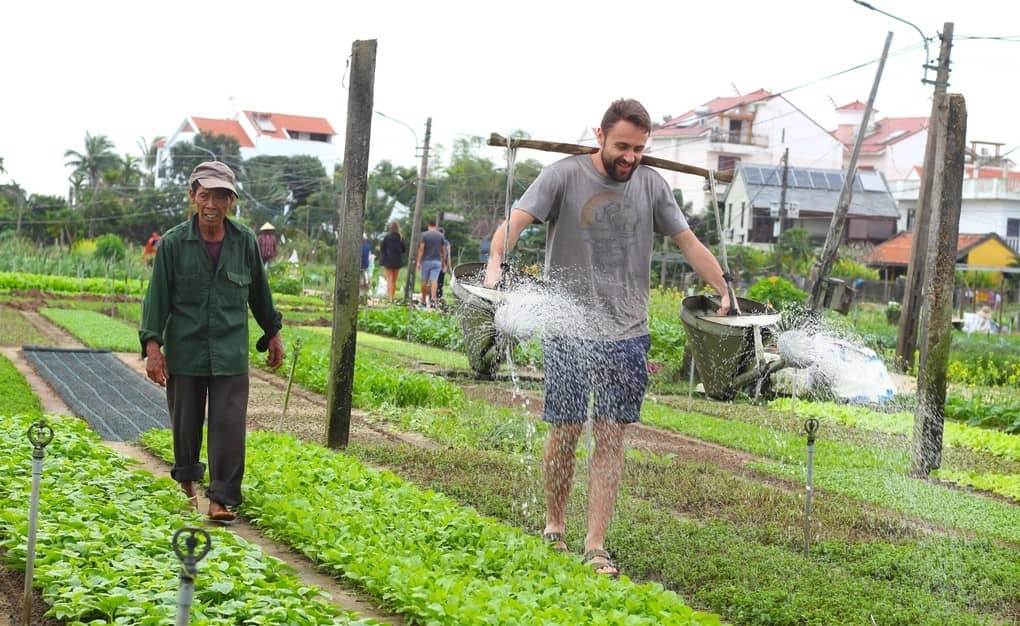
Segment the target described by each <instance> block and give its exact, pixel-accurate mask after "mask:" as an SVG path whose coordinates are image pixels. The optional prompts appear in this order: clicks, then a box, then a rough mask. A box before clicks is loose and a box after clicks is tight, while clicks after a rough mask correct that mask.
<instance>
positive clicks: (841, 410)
mask: <svg viewBox="0 0 1020 626" xmlns="http://www.w3.org/2000/svg"><path fill="white" fill-rule="evenodd" d="M769 406H771V407H772V408H774V409H777V410H780V411H788V410H790V399H789V398H778V399H776V400H773V401H772V402H770V403H769ZM797 412H798V413H799V414H801V415H803V416H805V417H816V418H826V417H831V418H835V419H837V420H839V421H840V422H841V423H843V424H846V425H848V426H853V427H855V428H861V429H864V430H875V431H879V432H884V433H890V434H896V435H910V434H911V433H912V432H913V424H914V415H913V414H912V413H905V412H899V413H881V412H879V411H873V410H872V409H869V408H867V407H863V406H853V405H849V404H836V403H834V402H807V401H804V400H799V401H797ZM943 443H945V444H946V445H947V446H955V447H958V448H967V449H970V450H978V451H981V452H989V453H991V454H994V455H996V456H1001V457H1003V458H1006V459H1011V460H1014V461H1020V436H1018V435H1011V434H1008V433H1003V432H999V431H996V430H989V429H987V428H979V427H976V426H968V425H966V424H960V423H957V422H946V424H945V432H944V434H943Z"/></svg>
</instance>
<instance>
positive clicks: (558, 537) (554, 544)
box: [542, 533, 570, 552]
mask: <svg viewBox="0 0 1020 626" xmlns="http://www.w3.org/2000/svg"><path fill="white" fill-rule="evenodd" d="M542 538H543V539H545V540H546V541H547V542H548V543H549V547H550V548H552V551H553V552H570V548H569V547H568V546H567V536H566V535H565V534H564V533H543V534H542Z"/></svg>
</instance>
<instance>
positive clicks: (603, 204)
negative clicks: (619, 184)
mask: <svg viewBox="0 0 1020 626" xmlns="http://www.w3.org/2000/svg"><path fill="white" fill-rule="evenodd" d="M637 227H638V218H637V212H636V211H635V210H634V207H633V206H632V205H630V204H628V203H627V199H626V197H625V196H624V195H623V194H620V193H616V192H611V191H603V192H600V193H597V194H595V195H594V196H592V197H591V198H589V200H588V201H587V202H585V203H584V206H583V207H582V208H581V236H582V238H583V240H584V242H585V243H586V244H587V245H588V249H589V251H590V254H591V264H592V267H593V268H594V269H595V271H596V273H597V274H596V275H598V276H600V277H602V278H601V279H602V280H605V281H606V283H607V284H609V283H612V284H613V285H614V287H615V288H619V286H620V282H621V281H620V280H619V279H620V278H622V276H621V273H622V272H624V271H625V270H626V262H625V257H626V255H627V252H628V250H629V249H631V248H632V247H633V246H634V245H636V243H637Z"/></svg>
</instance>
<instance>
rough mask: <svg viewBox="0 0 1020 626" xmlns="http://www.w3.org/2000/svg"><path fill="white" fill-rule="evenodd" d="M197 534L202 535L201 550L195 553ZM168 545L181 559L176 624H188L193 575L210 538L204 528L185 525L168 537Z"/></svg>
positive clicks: (210, 545)
mask: <svg viewBox="0 0 1020 626" xmlns="http://www.w3.org/2000/svg"><path fill="white" fill-rule="evenodd" d="M185 535H187V537H185ZM199 535H201V536H202V539H203V544H202V549H201V551H200V552H198V553H197V554H196V552H195V550H196V549H197V548H198V543H199V542H198V537H199ZM182 539H183V545H182V543H181V542H182ZM170 545H172V546H173V549H174V554H176V555H177V558H178V559H180V561H181V574H180V579H181V582H180V586H179V587H178V590H177V626H188V620H189V618H190V616H191V603H192V601H193V600H194V599H195V576H197V575H198V567H197V566H198V562H199V561H201V560H202V559H203V558H205V555H207V554H209V548H211V547H212V539H211V538H210V537H209V533H208V532H207V531H206V530H205V529H202V528H195V527H193V526H185V527H184V528H179V529H177V532H175V533H174V536H173V538H172V539H170Z"/></svg>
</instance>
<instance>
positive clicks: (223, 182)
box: [188, 161, 237, 196]
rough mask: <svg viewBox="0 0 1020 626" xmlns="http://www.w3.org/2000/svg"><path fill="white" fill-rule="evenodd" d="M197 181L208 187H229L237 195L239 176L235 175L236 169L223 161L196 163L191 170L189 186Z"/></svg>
mask: <svg viewBox="0 0 1020 626" xmlns="http://www.w3.org/2000/svg"><path fill="white" fill-rule="evenodd" d="M196 181H197V182H198V184H199V185H201V186H203V187H205V188H206V189H229V190H230V191H232V192H234V195H235V196H236V195H237V177H236V176H234V170H232V169H230V166H228V165H227V164H226V163H223V162H222V161H206V162H204V163H199V164H198V165H196V166H195V169H194V170H192V171H191V177H190V178H188V186H191V185H193V184H195V182H196Z"/></svg>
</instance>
